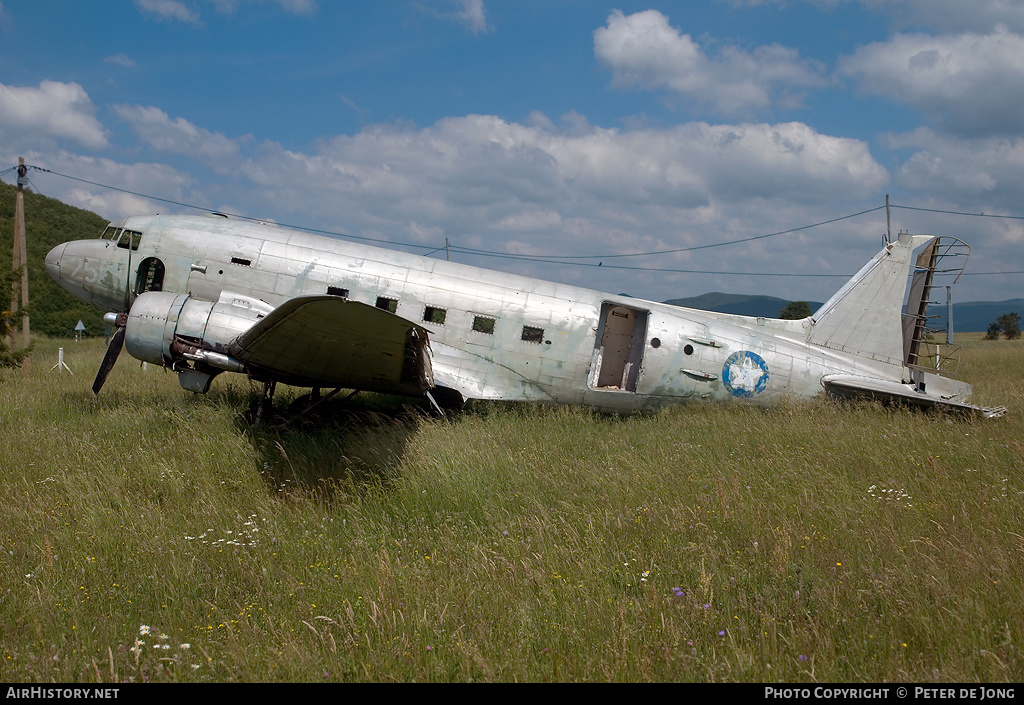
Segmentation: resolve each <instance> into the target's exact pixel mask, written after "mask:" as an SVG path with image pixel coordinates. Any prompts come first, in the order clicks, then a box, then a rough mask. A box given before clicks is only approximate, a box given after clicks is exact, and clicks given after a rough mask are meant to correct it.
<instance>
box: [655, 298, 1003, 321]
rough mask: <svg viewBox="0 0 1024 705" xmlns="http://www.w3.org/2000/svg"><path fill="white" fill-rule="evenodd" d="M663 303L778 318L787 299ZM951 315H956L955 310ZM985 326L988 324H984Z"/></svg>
mask: <svg viewBox="0 0 1024 705" xmlns="http://www.w3.org/2000/svg"><path fill="white" fill-rule="evenodd" d="M665 303H667V304H671V305H673V306H684V307H686V308H696V309H700V310H702V311H717V312H718V313H733V314H738V315H740V316H755V317H761V318H778V317H779V312H780V311H782V309H783V308H785V306H786V304H788V303H789V301H788V300H787V299H779V298H776V297H774V296H759V295H749V294H723V293H722V292H720V291H712V292H711V293H709V294H701V295H700V296H691V297H690V298H687V299H670V300H668V301H666V302H665ZM808 303H809V304H810V306H811V311H816V310H818V308H819V307H820V306H821V303H820V302H817V301H808ZM953 315H956V314H955V312H954V314H953ZM985 326H986V328H987V327H988V324H987V323H986V324H985Z"/></svg>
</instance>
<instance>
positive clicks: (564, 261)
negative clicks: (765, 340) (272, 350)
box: [0, 165, 1024, 277]
mask: <svg viewBox="0 0 1024 705" xmlns="http://www.w3.org/2000/svg"><path fill="white" fill-rule="evenodd" d="M28 168H29V169H35V170H36V171H40V172H44V173H47V174H53V175H54V176H60V177H63V178H65V179H71V180H72V181H78V182H80V183H84V184H89V185H90V186H97V187H99V188H104V189H109V190H111V191H118V192H120V193H127V194H129V195H132V196H138V197H140V198H146V199H150V200H153V201H159V202H160V203H168V204H170V205H174V206H180V207H182V208H191V209H194V210H198V211H203V212H206V213H220V211H217V210H215V209H213V208H207V207H205V206H197V205H193V204H191V203H183V202H181V201H175V200H172V199H168V198H160V197H159V196H150V195H148V194H145V193H140V192H138V191H131V190H129V189H123V188H119V187H117V186H110V185H108V184H102V183H99V182H97V181H90V180H88V179H83V178H80V177H77V176H71V175H69V174H62V173H60V172H57V171H53V170H52V169H44V168H43V167H39V166H33V165H28ZM13 170H14V167H11V168H10V169H5V170H3V171H0V176H2V175H4V174H6V173H7V172H8V171H13ZM33 186H34V184H33ZM36 190H37V191H38V190H39V189H38V188H37V189H36ZM890 207H891V208H902V209H904V210H915V211H924V212H930V213H941V214H945V215H962V216H970V217H980V218H1006V219H1014V220H1024V216H1015V215H993V214H988V213H967V212H962V211H949V210H940V209H936V208H920V207H916V206H904V205H898V204H890ZM883 208H885V206H877V207H875V208H869V209H867V210H863V211H860V212H857V213H851V214H849V215H843V216H839V217H837V218H831V219H829V220H823V221H820V222H817V223H811V224H810V225H802V226H799V227H796V228H789V229H788V230H779V231H776V232H772V233H765V234H763V235H753V236H751V237H745V238H739V239H737V240H726V241H723V242H714V243H708V244H705V245H694V246H691V247H678V248H673V249H668V250H654V251H650V252H630V253H622V254H600V255H557V256H556V255H512V254H508V253H505V252H498V251H495V250H481V249H475V248H471V247H462V246H458V245H454V246H452V247H451V248H450V249H451V250H454V251H455V252H457V253H460V254H466V255H474V256H480V257H493V258H496V259H509V260H516V261H523V262H535V263H544V264H557V265H565V266H572V267H605V265H604V260H611V259H622V258H626V257H653V256H658V255H667V254H674V253H678V252H693V251H696V250H707V249H711V248H714V247H726V246H729V245H738V244H741V243H744V242H753V241H755V240H764V239H766V238H770V237H777V236H779V235H787V234H790V233H795V232H800V231H803V230H810V229H812V228H817V227H821V226H824V225H830V224H832V223H837V222H839V221H842V220H849V219H851V218H857V217H859V216H862V215H867V214H868V213H874V212H876V211H879V210H882V209H883ZM227 215H230V216H231V217H233V218H239V219H241V220H250V221H253V222H267V221H266V219H263V218H254V217H252V216H247V215H242V214H239V213H230V214H227ZM277 224H278V225H280V226H281V227H287V228H293V229H296V230H303V231H305V232H311V233H316V234H320V235H330V236H332V237H344V238H349V239H353V240H363V241H366V242H376V243H380V244H385V245H397V246H401V247H409V248H415V249H419V250H428V252H425V253H424V256H429V255H431V254H434V253H435V252H439V251H440V250H442V249H445V248H444V247H437V246H436V245H422V244H419V243H414V242H402V241H400V240H388V239H384V238H373V237H365V236H361V235H351V234H348V233H339V232H336V231H331V230H322V229H318V228H310V227H306V226H302V225H291V224H288V223H277ZM570 260H573V261H570ZM579 260H598V263H597V264H592V263H589V262H582V261H579ZM605 268H606V269H621V270H631V271H642V272H665V273H671V274H711V275H723V276H753V277H849V276H850V275H849V274H790V273H781V272H722V271H707V270H694V269H672V268H666V267H635V266H633V267H631V266H626V265H613V264H609V265H607V267H605ZM964 274H965V275H968V276H971V275H973V276H977V275H996V274H1024V271H1021V272H964Z"/></svg>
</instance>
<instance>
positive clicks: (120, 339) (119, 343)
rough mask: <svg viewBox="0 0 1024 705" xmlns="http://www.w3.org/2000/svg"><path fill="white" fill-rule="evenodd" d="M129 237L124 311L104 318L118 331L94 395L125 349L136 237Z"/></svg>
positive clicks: (105, 354) (110, 345)
mask: <svg viewBox="0 0 1024 705" xmlns="http://www.w3.org/2000/svg"><path fill="white" fill-rule="evenodd" d="M127 236H128V268H127V272H126V274H125V281H124V310H123V311H122V312H121V313H116V314H115V313H108V314H106V315H104V316H103V320H104V322H106V323H109V324H112V325H114V326H115V327H116V330H115V331H114V334H113V335H112V336H110V343H109V344H108V345H107V352H105V353H104V354H103V362H101V363H100V369H99V370H98V371H97V372H96V379H95V380H94V381H93V383H92V393H93V394H99V393H100V390H101V389H103V383H104V382H106V381H107V375H109V374H110V370H112V369H113V368H114V363H115V362H117V356H118V355H120V354H121V348H122V347H124V335H125V328H126V326H127V325H128V311H129V310H130V309H131V282H132V238H133V237H134V236H133V235H131V234H130V233H128V234H127ZM122 237H123V235H122Z"/></svg>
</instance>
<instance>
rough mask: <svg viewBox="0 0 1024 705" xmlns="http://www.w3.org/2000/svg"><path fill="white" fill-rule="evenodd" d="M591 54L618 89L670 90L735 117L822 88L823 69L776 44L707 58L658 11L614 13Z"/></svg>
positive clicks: (597, 32)
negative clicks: (610, 74) (797, 91)
mask: <svg viewBox="0 0 1024 705" xmlns="http://www.w3.org/2000/svg"><path fill="white" fill-rule="evenodd" d="M594 54H595V56H596V57H597V59H598V60H599V61H600V62H601V63H602V64H604V65H605V66H607V67H608V68H609V69H611V71H612V85H614V86H616V87H620V88H629V87H639V88H645V89H668V90H670V91H672V92H673V93H676V94H678V95H680V96H682V97H684V98H685V99H686V100H688V101H689V102H691V103H693V104H695V105H698V106H702V107H703V106H707V107H709V108H711V109H712V110H715V111H718V112H721V113H724V114H727V115H733V114H737V113H742V112H745V111H749V110H763V109H765V108H768V107H770V106H771V104H772V102H773V101H775V100H781V101H783V102H786V103H787V104H790V105H793V104H795V103H796V102H798V101H799V95H798V94H797V93H795V92H794V91H795V90H801V89H806V88H809V87H815V86H822V85H824V84H825V79H824V78H823V75H822V69H821V68H820V67H819V66H818V65H817V64H816V63H815V62H813V61H809V60H803V59H801V58H800V56H799V53H798V52H796V51H795V50H793V49H789V48H787V47H783V46H780V45H777V44H773V45H769V46H759V47H756V48H754V49H753V50H752V51H746V50H744V49H741V48H739V47H735V46H723V47H720V48H719V49H718V51H717V53H715V54H713V55H712V54H709V53H708V52H707V51H706V50H705V48H704V47H702V46H701V45H700V44H698V43H697V42H696V41H694V39H693V38H692V37H691V36H690V35H689V34H683V33H682V32H680V31H679V30H678V29H676V28H675V27H672V26H670V25H669V22H668V18H667V17H666V16H665V15H663V14H662V13H660V12H658V11H657V10H646V11H644V12H637V13H635V14H632V15H624V14H623V13H622V12H621V11H620V10H615V11H614V12H612V14H611V15H609V16H608V23H607V26H605V27H599V28H598V29H597V30H595V31H594Z"/></svg>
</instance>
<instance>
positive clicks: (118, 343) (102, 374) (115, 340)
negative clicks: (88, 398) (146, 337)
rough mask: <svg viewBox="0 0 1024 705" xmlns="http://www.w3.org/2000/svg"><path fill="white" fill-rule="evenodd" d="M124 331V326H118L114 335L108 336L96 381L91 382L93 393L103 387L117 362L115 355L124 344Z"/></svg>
mask: <svg viewBox="0 0 1024 705" xmlns="http://www.w3.org/2000/svg"><path fill="white" fill-rule="evenodd" d="M124 331H125V328H124V326H118V327H117V330H115V331H114V335H113V336H111V338H110V345H108V346H107V352H106V354H105V355H104V356H103V362H102V363H101V364H100V369H99V372H97V373H96V381H95V382H93V383H92V393H93V394H99V393H100V390H101V389H103V383H104V382H106V381H107V375H109V374H110V370H111V369H113V367H114V363H115V362H117V356H118V355H120V354H121V348H122V347H123V346H124Z"/></svg>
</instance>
